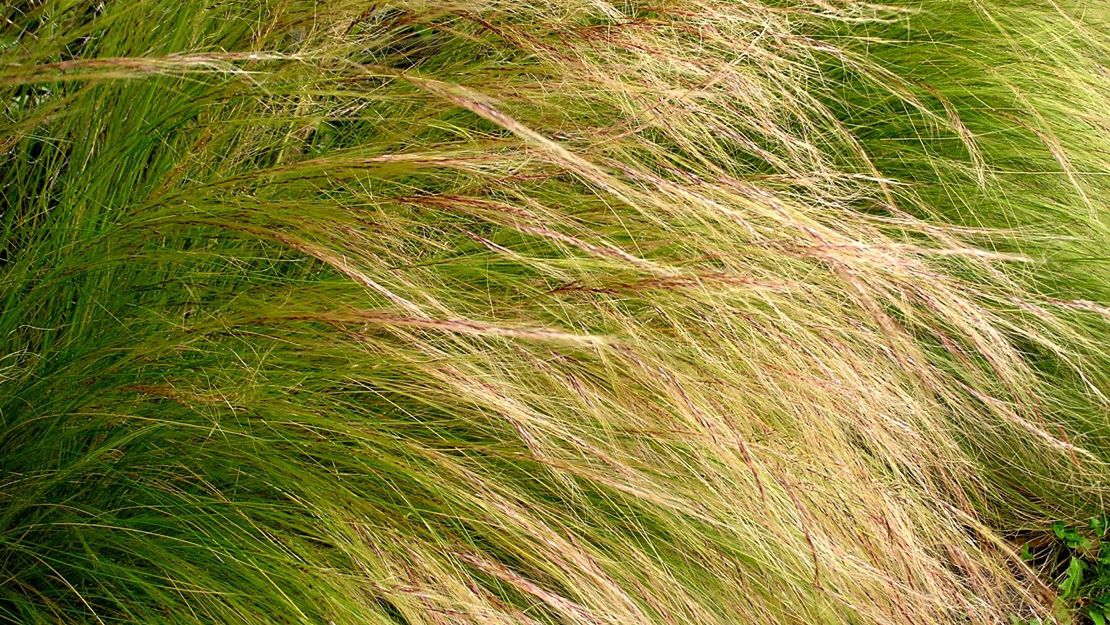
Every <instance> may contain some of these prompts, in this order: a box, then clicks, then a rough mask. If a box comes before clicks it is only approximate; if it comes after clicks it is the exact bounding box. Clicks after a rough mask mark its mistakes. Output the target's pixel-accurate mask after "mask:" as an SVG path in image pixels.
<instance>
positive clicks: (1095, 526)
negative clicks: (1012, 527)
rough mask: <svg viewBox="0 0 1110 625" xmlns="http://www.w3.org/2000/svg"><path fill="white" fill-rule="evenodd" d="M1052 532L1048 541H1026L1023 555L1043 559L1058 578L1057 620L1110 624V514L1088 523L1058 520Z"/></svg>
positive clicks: (1101, 624)
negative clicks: (1033, 543) (1044, 543)
mask: <svg viewBox="0 0 1110 625" xmlns="http://www.w3.org/2000/svg"><path fill="white" fill-rule="evenodd" d="M1052 533H1053V535H1054V538H1055V540H1053V541H1051V542H1050V543H1048V544H1047V545H1042V546H1040V547H1033V546H1031V545H1032V543H1026V544H1025V545H1023V546H1022V557H1023V558H1025V559H1026V560H1029V561H1034V560H1040V561H1041V562H1043V564H1042V567H1043V570H1045V572H1046V574H1047V575H1049V576H1051V577H1052V578H1053V580H1054V581H1055V585H1056V589H1057V590H1058V591H1059V595H1058V598H1057V604H1056V610H1055V611H1056V613H1057V615H1058V616H1057V619H1056V620H1057V621H1058V622H1077V623H1090V624H1093V625H1106V624H1107V623H1108V622H1110V514H1108V513H1102V514H1100V515H1098V516H1095V517H1092V518H1091V519H1089V520H1088V522H1087V524H1086V525H1072V524H1068V523H1065V522H1063V521H1057V522H1056V523H1054V524H1053V525H1052ZM1016 622H1018V623H1025V622H1028V623H1038V622H1039V621H1036V620H1035V621H1025V622H1023V621H1016Z"/></svg>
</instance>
